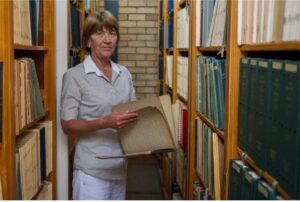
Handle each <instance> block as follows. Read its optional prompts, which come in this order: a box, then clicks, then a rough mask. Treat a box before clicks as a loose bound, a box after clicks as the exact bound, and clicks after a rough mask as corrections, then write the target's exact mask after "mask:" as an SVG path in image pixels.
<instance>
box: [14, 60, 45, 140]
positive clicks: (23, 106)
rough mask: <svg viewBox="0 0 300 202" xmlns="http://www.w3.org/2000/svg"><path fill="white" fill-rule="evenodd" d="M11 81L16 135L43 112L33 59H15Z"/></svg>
mask: <svg viewBox="0 0 300 202" xmlns="http://www.w3.org/2000/svg"><path fill="white" fill-rule="evenodd" d="M13 81H14V92H16V93H14V109H15V110H14V112H15V122H16V123H15V130H16V133H17V134H16V135H18V134H19V131H20V130H21V129H22V128H24V127H25V126H26V125H28V124H29V123H31V122H32V121H34V120H35V119H37V118H40V117H42V116H43V115H44V114H45V112H44V107H43V99H42V95H41V90H40V85H39V81H38V77H37V72H36V68H35V63H34V60H33V59H31V58H19V59H15V65H14V74H13Z"/></svg>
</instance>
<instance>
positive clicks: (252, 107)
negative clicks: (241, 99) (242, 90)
mask: <svg viewBox="0 0 300 202" xmlns="http://www.w3.org/2000/svg"><path fill="white" fill-rule="evenodd" d="M249 60H250V65H249V69H250V70H249V71H250V72H249V77H250V81H249V82H250V83H249V99H248V100H249V113H248V134H247V147H246V149H247V150H246V153H247V154H248V155H249V156H250V157H251V158H253V156H255V155H256V151H255V148H256V145H255V143H256V142H255V132H256V131H255V121H256V117H255V115H256V114H255V111H256V104H255V102H256V96H257V90H258V89H257V63H258V60H257V59H256V58H249Z"/></svg>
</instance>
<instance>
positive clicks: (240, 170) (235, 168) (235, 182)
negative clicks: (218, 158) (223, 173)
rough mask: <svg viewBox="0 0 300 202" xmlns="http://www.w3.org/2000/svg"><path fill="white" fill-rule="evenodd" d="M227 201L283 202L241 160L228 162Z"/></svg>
mask: <svg viewBox="0 0 300 202" xmlns="http://www.w3.org/2000/svg"><path fill="white" fill-rule="evenodd" d="M229 200H283V199H282V197H281V196H279V195H278V194H277V193H276V191H275V190H274V189H273V188H272V187H271V186H270V185H269V184H267V183H266V182H265V181H264V180H263V179H262V178H261V177H260V176H259V174H257V173H255V172H254V171H253V170H251V168H250V167H249V166H248V165H247V164H245V163H244V162H243V161H242V160H239V159H232V160H230V171H229Z"/></svg>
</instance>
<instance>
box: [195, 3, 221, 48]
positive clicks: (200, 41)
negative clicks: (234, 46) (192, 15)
mask: <svg viewBox="0 0 300 202" xmlns="http://www.w3.org/2000/svg"><path fill="white" fill-rule="evenodd" d="M219 1H222V0H218V1H215V0H201V1H199V2H198V1H196V6H197V7H196V10H197V14H196V17H197V19H196V30H200V31H199V34H197V35H196V46H207V45H209V44H210V42H208V39H209V35H211V37H210V39H213V38H212V33H211V34H210V30H211V27H212V28H213V27H214V25H212V24H213V21H212V20H213V15H214V14H215V16H216V15H217V13H216V12H214V9H215V7H216V10H217V8H218V7H217V6H215V5H217V4H216V2H219ZM215 18H216V17H214V19H215ZM218 18H219V17H218ZM225 24H226V23H225ZM219 28H223V27H219ZM222 42H223V41H222Z"/></svg>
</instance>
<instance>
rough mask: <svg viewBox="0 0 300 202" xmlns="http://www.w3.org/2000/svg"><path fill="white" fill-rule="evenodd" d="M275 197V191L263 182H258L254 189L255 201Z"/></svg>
mask: <svg viewBox="0 0 300 202" xmlns="http://www.w3.org/2000/svg"><path fill="white" fill-rule="evenodd" d="M275 195H276V192H275V190H274V189H273V188H272V187H271V186H270V185H268V184H267V183H266V182H265V181H263V180H258V181H257V184H256V187H255V198H254V199H255V200H270V199H272V198H274V196H275Z"/></svg>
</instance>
